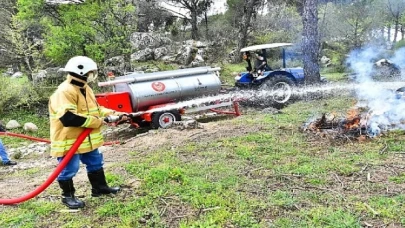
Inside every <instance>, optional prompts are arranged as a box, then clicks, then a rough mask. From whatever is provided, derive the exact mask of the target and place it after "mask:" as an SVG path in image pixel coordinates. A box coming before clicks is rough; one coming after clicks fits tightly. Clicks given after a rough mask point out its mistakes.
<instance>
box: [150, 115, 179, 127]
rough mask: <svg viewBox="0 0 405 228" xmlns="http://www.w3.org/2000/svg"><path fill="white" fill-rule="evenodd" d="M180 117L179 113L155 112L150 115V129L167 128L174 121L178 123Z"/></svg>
mask: <svg viewBox="0 0 405 228" xmlns="http://www.w3.org/2000/svg"><path fill="white" fill-rule="evenodd" d="M180 120H181V115H180V113H179V112H178V111H177V110H175V111H170V112H156V113H153V115H152V128H154V129H158V128H167V127H169V126H170V125H171V124H172V123H173V122H174V121H180Z"/></svg>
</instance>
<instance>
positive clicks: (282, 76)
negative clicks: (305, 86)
mask: <svg viewBox="0 0 405 228" xmlns="http://www.w3.org/2000/svg"><path fill="white" fill-rule="evenodd" d="M288 46H292V44H291V43H272V44H262V45H255V46H249V47H245V48H242V49H241V50H240V51H241V52H242V53H243V58H244V60H246V62H247V64H248V66H247V67H246V70H247V71H246V72H241V73H240V74H239V75H238V76H236V77H235V86H236V87H238V88H246V89H254V90H266V91H269V92H270V93H269V94H270V95H271V98H272V99H271V102H273V104H272V106H274V107H280V108H281V107H283V106H284V105H285V104H286V103H288V101H289V100H290V99H291V96H292V94H293V87H294V86H296V85H299V84H302V83H303V82H304V69H303V68H300V67H297V68H286V55H285V49H284V47H288ZM280 47H281V48H283V49H282V53H283V67H282V68H281V69H277V70H273V69H271V68H270V67H269V66H268V65H267V59H266V49H272V48H280ZM254 53H255V54H254ZM254 55H255V57H253V56H254ZM253 58H255V61H254V64H255V65H254V66H252V60H254V59H253Z"/></svg>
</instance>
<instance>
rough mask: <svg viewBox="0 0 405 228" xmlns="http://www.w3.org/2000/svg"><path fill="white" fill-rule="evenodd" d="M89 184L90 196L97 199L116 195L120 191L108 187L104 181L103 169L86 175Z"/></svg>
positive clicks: (117, 188) (116, 188)
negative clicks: (102, 196)
mask: <svg viewBox="0 0 405 228" xmlns="http://www.w3.org/2000/svg"><path fill="white" fill-rule="evenodd" d="M87 176H88V177H89V180H90V183H91V187H92V188H91V196H94V197H98V196H101V195H108V194H111V193H112V194H116V193H117V192H119V191H120V190H121V189H120V188H119V187H112V188H110V187H108V185H107V181H106V180H105V175H104V169H103V168H101V169H99V170H97V171H94V172H91V173H87Z"/></svg>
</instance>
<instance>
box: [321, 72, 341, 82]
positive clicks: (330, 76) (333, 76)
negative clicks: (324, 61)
mask: <svg viewBox="0 0 405 228" xmlns="http://www.w3.org/2000/svg"><path fill="white" fill-rule="evenodd" d="M321 76H323V77H325V78H326V79H327V80H328V81H331V82H344V81H347V74H346V73H321Z"/></svg>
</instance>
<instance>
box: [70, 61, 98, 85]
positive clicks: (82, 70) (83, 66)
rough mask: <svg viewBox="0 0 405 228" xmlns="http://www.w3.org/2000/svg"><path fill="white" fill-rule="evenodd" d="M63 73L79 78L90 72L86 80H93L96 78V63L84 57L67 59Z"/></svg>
mask: <svg viewBox="0 0 405 228" xmlns="http://www.w3.org/2000/svg"><path fill="white" fill-rule="evenodd" d="M63 71H65V72H72V73H75V74H77V75H80V76H85V75H86V74H87V73H89V72H90V74H89V75H88V78H89V79H92V80H94V79H95V78H96V77H97V63H96V62H94V61H93V60H92V59H90V58H89V57H86V56H75V57H73V58H71V59H69V61H68V62H67V63H66V66H65V68H64V69H63ZM92 80H91V81H92Z"/></svg>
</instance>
